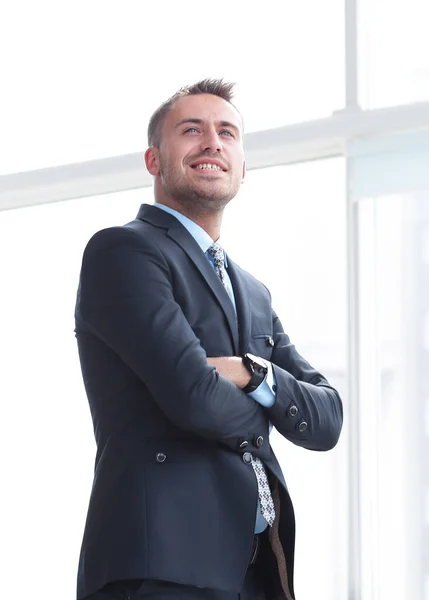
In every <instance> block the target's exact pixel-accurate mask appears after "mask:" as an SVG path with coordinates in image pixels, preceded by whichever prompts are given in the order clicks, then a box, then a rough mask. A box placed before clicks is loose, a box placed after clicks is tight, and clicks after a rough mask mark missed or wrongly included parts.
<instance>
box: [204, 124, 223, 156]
mask: <svg viewBox="0 0 429 600" xmlns="http://www.w3.org/2000/svg"><path fill="white" fill-rule="evenodd" d="M201 143H202V146H203V148H202V149H203V150H204V151H206V150H210V151H211V152H222V150H223V145H222V140H221V139H220V136H219V134H218V132H217V131H216V129H209V130H206V131H205V133H204V137H203V139H202V140H201Z"/></svg>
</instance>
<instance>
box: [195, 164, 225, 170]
mask: <svg viewBox="0 0 429 600" xmlns="http://www.w3.org/2000/svg"><path fill="white" fill-rule="evenodd" d="M192 168H193V169H197V170H198V171H223V169H221V167H219V165H213V164H211V163H202V164H200V165H195V166H193V167H192Z"/></svg>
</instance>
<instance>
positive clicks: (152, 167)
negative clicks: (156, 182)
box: [144, 146, 160, 177]
mask: <svg viewBox="0 0 429 600" xmlns="http://www.w3.org/2000/svg"><path fill="white" fill-rule="evenodd" d="M144 161H145V163H146V169H147V170H148V171H149V173H150V174H151V175H153V176H154V177H156V176H157V175H159V174H160V168H159V148H155V146H151V147H150V148H148V149H147V150H146V152H145V153H144Z"/></svg>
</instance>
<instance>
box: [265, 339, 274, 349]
mask: <svg viewBox="0 0 429 600" xmlns="http://www.w3.org/2000/svg"><path fill="white" fill-rule="evenodd" d="M265 343H266V344H267V346H271V348H272V347H273V346H274V340H273V338H272V337H271V336H270V337H267V339H266V340H265Z"/></svg>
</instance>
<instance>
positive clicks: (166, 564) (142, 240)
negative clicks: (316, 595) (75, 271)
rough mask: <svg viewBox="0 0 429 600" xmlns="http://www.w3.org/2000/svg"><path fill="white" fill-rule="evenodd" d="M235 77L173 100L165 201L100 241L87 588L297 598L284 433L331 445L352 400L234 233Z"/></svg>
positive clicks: (93, 327)
mask: <svg viewBox="0 0 429 600" xmlns="http://www.w3.org/2000/svg"><path fill="white" fill-rule="evenodd" d="M232 88H233V86H232V85H231V84H227V83H224V82H223V81H222V80H210V79H207V80H204V81H201V82H199V83H197V84H195V85H193V86H190V87H187V88H182V89H181V90H180V91H179V92H177V93H176V94H175V95H174V96H172V97H171V98H170V99H169V100H167V101H166V102H165V103H164V104H162V105H161V106H160V107H159V108H158V110H157V111H156V112H155V113H154V115H153V116H152V118H151V120H150V123H149V128H148V138H149V149H148V150H147V151H146V153H145V162H146V167H147V169H148V171H149V173H151V175H152V176H153V178H154V194H155V204H154V205H142V206H141V207H140V210H139V212H138V215H137V217H136V219H134V220H133V221H131V222H130V223H128V224H126V225H123V226H118V227H110V228H108V229H104V230H102V231H99V232H98V233H96V234H95V235H94V236H93V237H92V238H91V240H90V241H89V243H88V245H87V247H86V249H85V252H84V255H83V261H82V269H81V275H80V282H79V290H78V295H77V303H76V312H75V318H76V329H75V332H76V337H77V343H78V349H79V357H80V362H81V368H82V374H83V380H84V383H85V388H86V393H87V396H88V401H89V405H90V409H91V415H92V419H93V424H94V433H95V438H96V443H97V453H96V460H95V476H94V484H93V489H92V493H91V498H90V503H89V508H88V515H87V521H86V526H85V531H84V536H83V542H82V548H81V554H80V560H79V569H78V585H77V597H78V600H83V599H84V598H86V599H88V600H116V599H118V600H137V599H138V598H147V599H151V600H172V599H176V600H177V599H183V600H185V599H186V600H188V599H195V600H238V599H239V598H240V599H241V600H281V599H287V600H291V599H293V598H294V588H293V562H294V540H295V525H294V516H293V508H292V503H291V500H290V497H289V493H288V490H287V486H286V482H285V479H284V477H283V474H282V471H281V469H280V466H279V463H278V461H277V459H276V457H275V455H274V452H273V450H272V448H271V446H270V442H269V433H270V429H271V427H275V428H276V429H277V430H278V431H279V432H280V434H281V435H283V436H284V437H285V438H286V439H287V440H289V441H290V442H292V443H294V444H297V445H298V446H302V447H303V448H308V449H309V450H329V449H331V448H333V447H334V446H335V444H336V443H337V441H338V437H339V435H340V431H341V427H342V404H341V400H340V398H339V396H338V393H337V392H336V391H335V390H334V389H333V388H332V387H331V386H330V385H329V383H328V381H327V380H326V379H325V378H324V377H323V376H322V375H321V374H320V373H319V372H317V371H316V370H315V369H314V368H313V367H312V366H310V364H309V363H308V362H307V361H306V360H305V359H304V358H302V357H301V356H300V355H299V354H298V352H297V351H296V349H295V347H294V346H293V345H292V344H291V342H290V340H289V337H288V336H287V335H286V334H285V333H284V331H283V328H282V325H281V323H280V320H279V318H278V316H277V315H276V313H275V312H274V310H273V309H272V307H271V299H270V293H269V291H268V290H267V289H266V287H265V286H264V285H263V284H262V283H260V282H259V281H258V280H256V279H255V278H254V277H252V275H250V274H249V273H247V272H245V271H243V270H242V269H240V267H239V266H238V265H237V264H235V263H234V261H233V260H232V258H231V257H230V256H227V254H226V253H225V250H224V249H223V248H222V245H221V244H219V243H218V242H219V237H220V230H221V223H222V215H223V210H224V208H225V206H226V205H227V204H228V202H229V201H230V200H232V199H233V198H234V196H235V195H236V194H237V192H238V190H239V188H240V185H241V182H242V180H243V178H244V176H245V159H244V151H243V122H242V118H241V116H240V113H239V112H238V111H237V109H236V108H235V106H234V105H233V104H232V103H231V99H232ZM255 219H257V215H255ZM246 242H247V243H248V244H249V248H251V246H252V239H250V238H249V239H247V240H246ZM249 251H250V250H249ZM267 252H269V249H267ZM270 258H271V260H272V261H275V260H276V257H275V256H271V257H270ZM278 276H279V277H283V273H282V269H281V265H280V264H279V270H278Z"/></svg>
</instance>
